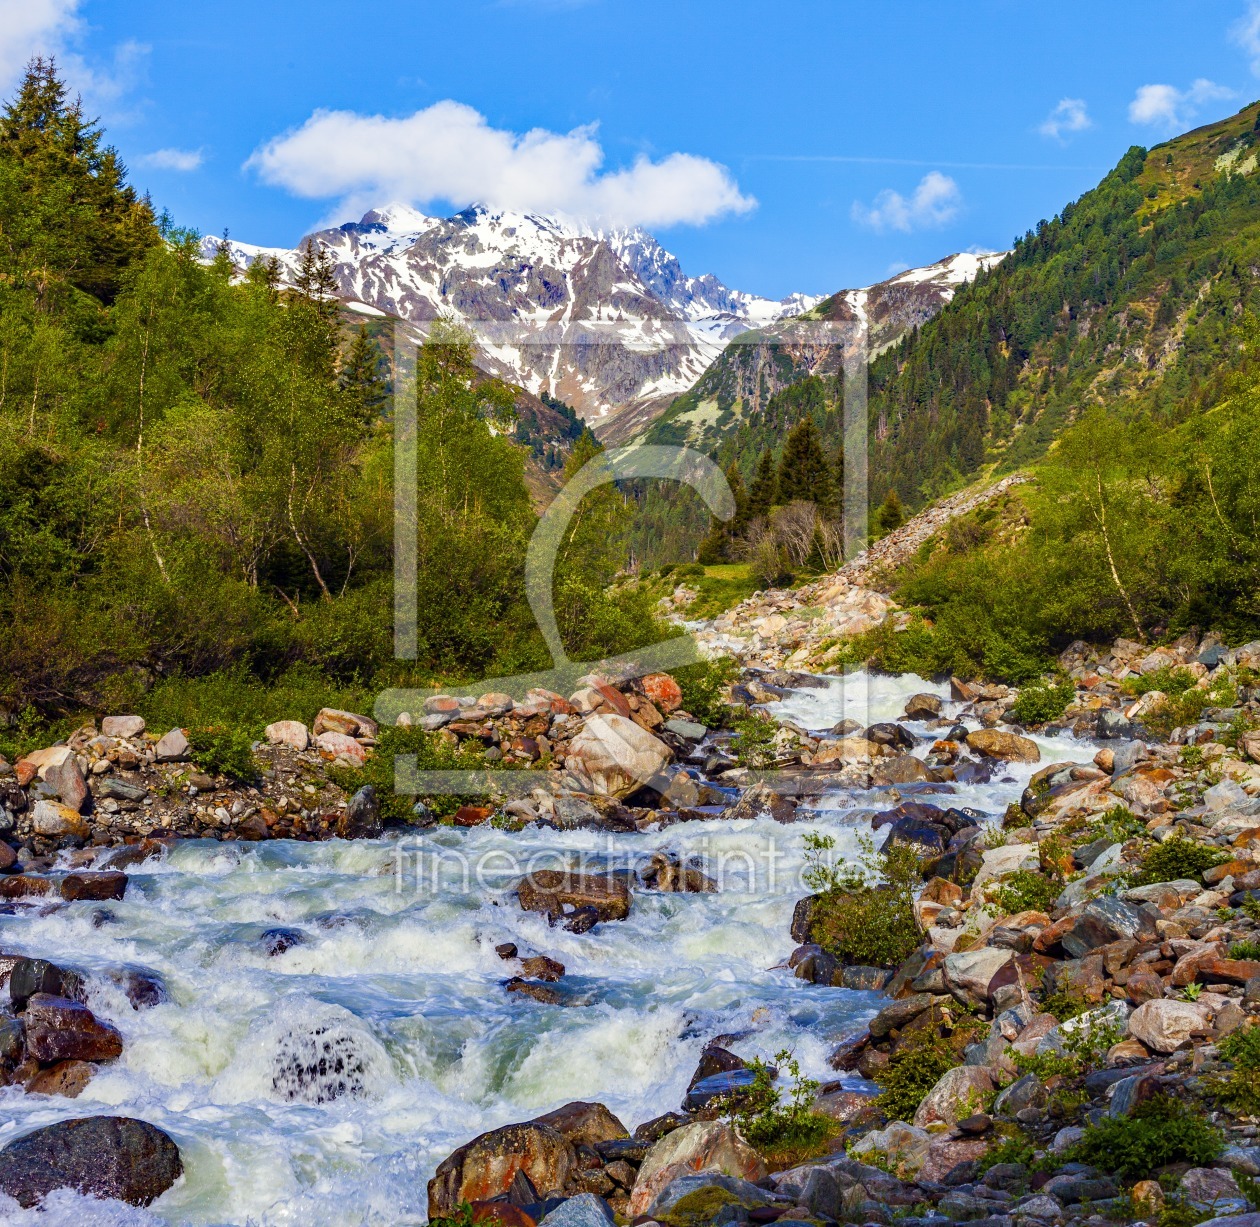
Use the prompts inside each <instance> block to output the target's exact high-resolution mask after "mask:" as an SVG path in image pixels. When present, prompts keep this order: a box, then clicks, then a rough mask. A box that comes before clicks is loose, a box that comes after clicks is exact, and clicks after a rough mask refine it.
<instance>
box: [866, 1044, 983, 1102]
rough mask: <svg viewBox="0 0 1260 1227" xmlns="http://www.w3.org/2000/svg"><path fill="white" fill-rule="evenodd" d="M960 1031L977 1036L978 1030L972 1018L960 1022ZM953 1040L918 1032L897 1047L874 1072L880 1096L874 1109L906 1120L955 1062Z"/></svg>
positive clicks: (955, 1048)
mask: <svg viewBox="0 0 1260 1227" xmlns="http://www.w3.org/2000/svg"><path fill="white" fill-rule="evenodd" d="M962 1026H963V1028H964V1029H965V1030H966V1031H967V1032H968V1034H969V1033H970V1032H971V1031H973V1030H974V1031H975V1032H976V1034H977V1035H978V1034H979V1032H980V1031H981V1030H982V1028H981V1026H980V1024H979V1023H978V1022H976V1021H975V1020H973V1019H964V1020H963V1023H962ZM958 1051H959V1042H958V1039H957V1038H956V1037H951V1038H949V1039H945V1038H942V1037H941V1036H939V1035H937V1034H935V1033H934V1032H932V1031H923V1032H918V1033H916V1034H915V1035H914V1036H912V1037H910V1038H909V1039H907V1040H904V1041H903V1042H902V1043H901V1044H899V1045H898V1047H897V1051H896V1052H894V1053H893V1055H892V1058H891V1059H890V1060H889V1062H888V1064H887V1065H886V1066H885V1067H884V1068H883V1069H880V1070H876V1072H875V1083H876V1085H877V1086H878V1087H879V1088H880V1093H879V1095H878V1096H877V1097H876V1099H875V1106H876V1107H877V1108H879V1110H880V1111H881V1112H882V1113H883V1114H884V1115H885V1116H886V1117H887V1118H888V1119H889V1120H904V1121H910V1120H913V1119H914V1114H915V1112H916V1111H917V1110H918V1107H919V1104H921V1103H922V1102H923V1097H924V1096H925V1095H926V1094H927V1093H928V1091H930V1090H931V1089H932V1088H933V1087H934V1086H935V1085H936V1084H937V1083H938V1082H939V1081H940V1080H941V1077H942V1076H943V1075H944V1074H946V1073H948V1072H949V1071H950V1070H951V1069H953V1068H954V1067H955V1066H956V1065H958V1063H959V1057H958Z"/></svg>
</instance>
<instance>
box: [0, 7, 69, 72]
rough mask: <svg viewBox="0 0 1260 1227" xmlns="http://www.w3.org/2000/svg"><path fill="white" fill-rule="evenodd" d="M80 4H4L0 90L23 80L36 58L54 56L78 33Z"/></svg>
mask: <svg viewBox="0 0 1260 1227" xmlns="http://www.w3.org/2000/svg"><path fill="white" fill-rule="evenodd" d="M78 7H79V0H0V90H4V91H5V92H7V91H8V90H9V89H11V88H12V87H13V86H14V85H16V84H17V83H18V81H19V80H20V79H21V77H22V69H23V68H25V67H26V62H27V60H29V59H30V58H31V57H32V56H34V55H52V54H55V53H56V52H57V51H59V50H60V49H61V48H62V47H63V46H64V44H65V40H66V39H67V37H69V36H70V35H72V34H73V33H75V31H76V30H77V29H78V25H79V21H78V18H77V17H76V16H75V10H76V9H77V8H78Z"/></svg>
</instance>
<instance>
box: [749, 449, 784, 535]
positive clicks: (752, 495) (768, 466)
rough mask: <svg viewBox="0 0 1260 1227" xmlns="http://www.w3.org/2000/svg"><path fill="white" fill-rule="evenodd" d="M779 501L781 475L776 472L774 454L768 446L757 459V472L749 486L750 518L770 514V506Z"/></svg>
mask: <svg viewBox="0 0 1260 1227" xmlns="http://www.w3.org/2000/svg"><path fill="white" fill-rule="evenodd" d="M778 501H779V475H778V473H776V472H775V468H774V456H773V455H772V454H771V452H770V449H769V448H766V450H765V451H763V452H762V453H761V457H760V459H759V460H758V461H757V472H756V473H755V474H754V475H753V480H752V485H751V486H749V488H748V518H749V519H750V520H755V519H757V518H758V517H759V516H761V517H765V516H768V515H769V514H770V508H771V507H773V506H774V505H775V503H777V502H778Z"/></svg>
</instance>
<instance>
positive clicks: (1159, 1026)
mask: <svg viewBox="0 0 1260 1227" xmlns="http://www.w3.org/2000/svg"><path fill="white" fill-rule="evenodd" d="M1208 1018H1209V1015H1208V1008H1207V1006H1206V1005H1200V1004H1199V1003H1198V1002H1194V1001H1170V1000H1167V999H1160V1000H1156V1001H1146V1002H1143V1004H1142V1005H1140V1006H1138V1008H1137V1009H1136V1010H1134V1011H1133V1013H1132V1014H1131V1015H1130V1016H1129V1034H1130V1035H1131V1036H1133V1038H1134V1039H1136V1040H1141V1041H1142V1043H1143V1044H1145V1045H1146V1046H1147V1047H1148V1048H1150V1049H1151V1050H1152V1051H1154V1052H1173V1051H1175V1050H1176V1049H1178V1048H1180V1047H1181V1045H1182V1044H1185V1043H1188V1042H1189V1041H1190V1039H1191V1038H1192V1037H1193V1036H1195V1035H1202V1034H1204V1033H1205V1032H1207V1031H1208V1030H1209V1029H1210V1023H1209V1021H1208Z"/></svg>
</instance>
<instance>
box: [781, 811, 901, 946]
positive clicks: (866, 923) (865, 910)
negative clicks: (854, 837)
mask: <svg viewBox="0 0 1260 1227" xmlns="http://www.w3.org/2000/svg"><path fill="white" fill-rule="evenodd" d="M834 847H835V840H834V839H833V838H832V837H831V836H830V835H815V834H810V835H806V836H805V857H806V861H807V867H806V869H805V874H804V880H805V884H806V885H807V886H808V887H809V888H810V889H811V890H813V891H815V892H816V893H817V894H818V896H819V897H818V898H817V900H816V901H815V903H814V911H813V918H812V920H811V924H810V936H811V937H812V938H813V940H814V941H815V942H817V943H818V944H819V945H820V946H822V948H823V949H824V950H826V951H827V952H828V953H830V954H833V955H835V956H836V957H837V958H839V959H842V960H843V961H844V962H846V963H858V964H862V965H866V966H875V967H895V966H897V964H899V963H901V962H904V961H905V960H906V959H907V958H909V957H910V955H911V954H913V953H914V951H915V950H916V949H918V946H919V943H920V942H921V941H922V940H923V934H922V933H921V932H920V930H919V925H918V921H917V920H915V916H914V892H915V890H916V889H917V888H918V886H919V884H920V882H921V880H922V875H921V871H920V861H919V856H918V853H917V852H915V850H914V849H913V848H910V847H906V846H904V845H897V846H894V847H892V848H890V849H889V850H888V851H887V852H879V853H877V852H876V851H875V849H874V845H873V844H872V843H871V841H870V839H869V838H863V840H862V842H861V844H860V849H861V850H860V853H859V855H858V857H857V858H856V859H855V860H853V861H846V862H845V863H844V864H843V865H842V866H841V867H839V868H837V867H836V866H834V865H832V864H830V863H829V862H828V861H827V859H826V854H827V853H828V852H829V851H830V850H831V849H832V848H834Z"/></svg>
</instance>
